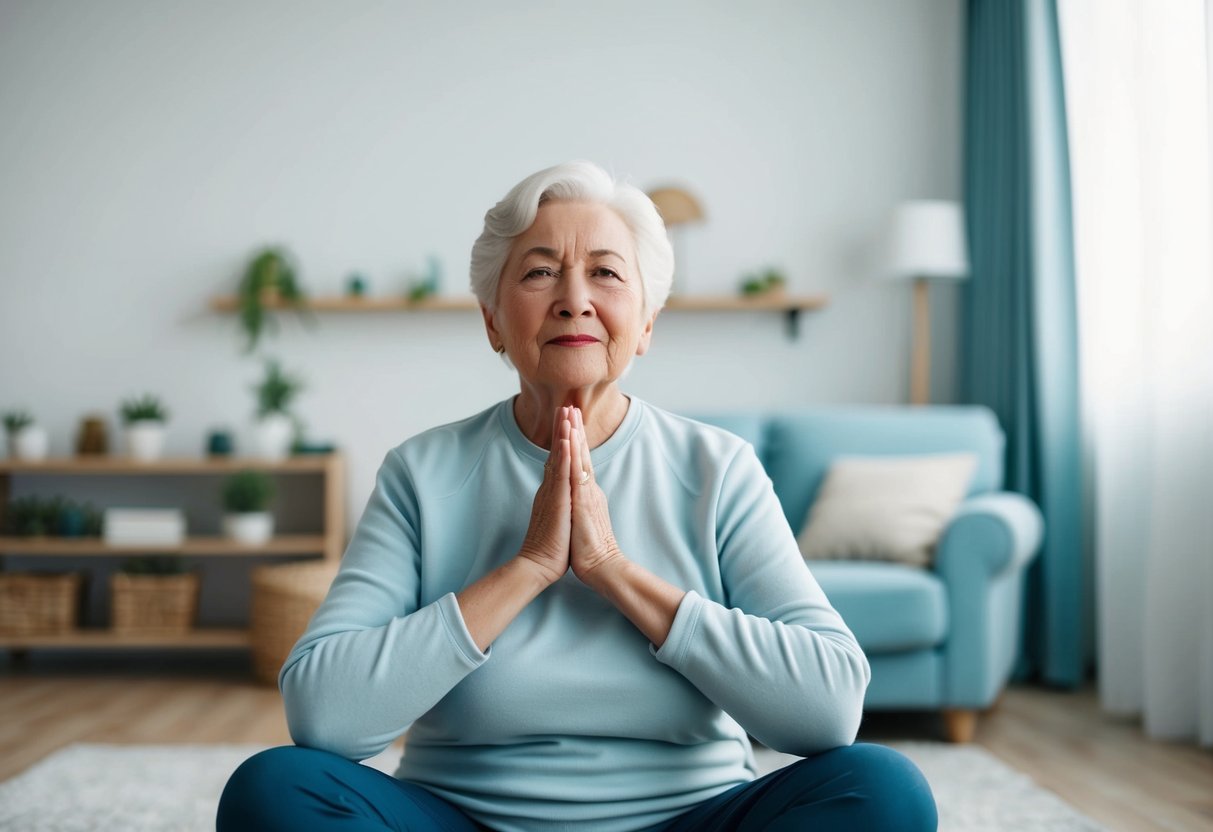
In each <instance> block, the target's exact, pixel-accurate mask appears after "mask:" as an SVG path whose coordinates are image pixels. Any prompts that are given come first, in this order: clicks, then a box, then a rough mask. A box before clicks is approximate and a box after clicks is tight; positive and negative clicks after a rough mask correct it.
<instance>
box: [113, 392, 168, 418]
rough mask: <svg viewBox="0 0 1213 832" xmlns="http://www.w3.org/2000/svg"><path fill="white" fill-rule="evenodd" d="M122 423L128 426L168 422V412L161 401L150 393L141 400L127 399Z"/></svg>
mask: <svg viewBox="0 0 1213 832" xmlns="http://www.w3.org/2000/svg"><path fill="white" fill-rule="evenodd" d="M121 410H122V421H123V422H124V423H126V424H128V425H129V424H132V423H134V422H141V421H148V422H167V421H168V410H167V409H166V408H165V406H164V405H163V404H162V403H161V401H160V399H158V398H156V397H155V396H153V395H152V394H151V393H148V394H146V395H144V396H143V398H141V399H127V400H126V401H124V402H123V403H122V408H121Z"/></svg>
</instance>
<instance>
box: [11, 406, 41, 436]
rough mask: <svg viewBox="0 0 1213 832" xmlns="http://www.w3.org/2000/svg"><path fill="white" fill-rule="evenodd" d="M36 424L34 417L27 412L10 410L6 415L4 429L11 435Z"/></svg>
mask: <svg viewBox="0 0 1213 832" xmlns="http://www.w3.org/2000/svg"><path fill="white" fill-rule="evenodd" d="M33 423H34V417H33V416H31V415H30V414H29V411H27V410H10V411H9V412H8V413H5V414H4V429H5V430H6V431H8V433H9V435H10V436H11V435H12V434H14V433H16V432H17V431H19V430H21V429H22V428H27V427H29V426H30V425H32V424H33Z"/></svg>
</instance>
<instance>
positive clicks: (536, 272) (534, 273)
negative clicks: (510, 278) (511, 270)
mask: <svg viewBox="0 0 1213 832" xmlns="http://www.w3.org/2000/svg"><path fill="white" fill-rule="evenodd" d="M555 274H556V273H555V272H553V271H552V270H551V269H548V268H539V269H531V270H530V271H529V272H527V273H526V274H525V275H523V279H530V278H536V277H554V276H555Z"/></svg>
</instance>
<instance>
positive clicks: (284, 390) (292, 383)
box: [253, 359, 303, 417]
mask: <svg viewBox="0 0 1213 832" xmlns="http://www.w3.org/2000/svg"><path fill="white" fill-rule="evenodd" d="M302 389H303V382H302V381H300V380H299V379H298V378H296V377H294V376H288V375H286V374H285V373H283V372H282V365H281V364H279V363H278V361H277V360H276V359H270V360H268V361H266V363H265V378H263V379H262V380H261V383H259V384H257V385H256V386H255V387H254V388H253V390H254V391H255V392H256V393H257V416H258V417H261V416H267V415H269V414H270V413H289V411H290V405H291V402H292V401H293V400H294V398H295V397H296V396H297V395H299V391H301V390H302Z"/></svg>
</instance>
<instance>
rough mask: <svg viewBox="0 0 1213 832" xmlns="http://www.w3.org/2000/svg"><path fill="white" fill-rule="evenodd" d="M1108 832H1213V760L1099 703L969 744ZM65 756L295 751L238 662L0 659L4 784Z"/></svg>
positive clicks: (986, 724) (0, 772) (911, 731)
mask: <svg viewBox="0 0 1213 832" xmlns="http://www.w3.org/2000/svg"><path fill="white" fill-rule="evenodd" d="M938 731H939V725H938V721H937V718H936V717H934V716H932V715H923V714H874V715H871V716H870V717H868V719H867V720H865V724H864V728H863V731H862V738H863V739H866V740H870V741H891V740H904V739H918V740H922V739H934V738H936V735H937V732H938ZM976 741H977V742H978V743H979V744H980V745H982V746H984V747H986V748H987V749H989V750H990V751H991V752H993V753H994V754H995V755H997V756H998V757H1000V758H1001V759H1002V760H1003V761H1004V762H1006V763H1007V764H1009V765H1010V766H1011V767H1013V768H1016V769H1018V770H1020V771H1023V772H1026V773H1027V774H1029V775H1031V776H1032V777H1033V778H1034V779H1035V780H1036V782H1038V783H1040V784H1041V785H1043V786H1045V787H1046V788H1049V789H1052V790H1053V791H1054V792H1056V793H1057V794H1059V795H1060V796H1061V797H1062V798H1063V799H1065V800H1066V801H1067V802H1068V803H1070V804H1071V805H1072V806H1074V807H1075V808H1076V809H1078V810H1079V811H1082V812H1084V813H1085V814H1087V815H1089V816H1090V817H1092V818H1094V819H1096V820H1097V821H1099V822H1100V823H1102V824H1103V825H1105V826H1106V827H1107V828H1108V829H1111V830H1134V831H1136V830H1151V831H1152V830H1210V832H1213V753H1210V752H1208V751H1201V750H1198V749H1196V748H1195V747H1192V746H1184V745H1171V744H1164V743H1157V742H1150V741H1148V740H1146V739H1145V738H1144V737H1143V736H1142V733H1141V731H1140V729H1139V728H1138V727H1137V725H1136V724H1135V723H1133V722H1131V721H1127V720H1121V719H1114V718H1111V717H1107V716H1104V715H1103V714H1101V713H1100V712H1099V708H1098V705H1097V703H1096V698H1095V695H1094V693H1093V692H1092V691H1090V690H1086V691H1082V692H1080V693H1059V692H1052V691H1047V690H1041V689H1039V688H1029V687H1021V688H1013V689H1011V690H1009V691H1008V692H1007V693H1006V695H1005V696H1004V697H1003V700H1002V702H1001V703H1000V705H999V706H998V708H997V709H996V710H995V711H994V712H992V713H990V714H988V715H986V716H984V717H983V718H982V719H981V720H980V722H979V723H978V729H977V740H976ZM73 742H115V743H229V742H230V743H244V742H247V743H263V744H267V745H270V744H281V743H286V742H289V738H288V735H287V731H286V723H285V720H284V718H283V715H282V707H281V702H280V700H279V698H278V693H277V691H276V690H274V689H272V688H267V687H261V686H258V685H256V684H254V683H253V682H252V681H250V676H249V673H248V670H247V659H246V658H245V657H243V656H240V655H231V656H227V657H223V656H211V657H209V658H207V659H199V658H197V657H195V658H192V659H191V658H188V657H185V656H172V657H164V658H162V659H157V660H151V659H149V658H148V657H146V656H143V657H141V656H137V655H135V656H110V657H102V656H100V655H87V656H78V655H77V656H73V657H71V661H70V662H69V661H67V660H66V659H65V658H61V657H57V656H55V654H53V653H42V654H39V653H35V654H34V656H32V657H31V658H30V659H29V661H28V662H27V663H25V664H23V665H12V664H11V663H8V662H7V659H4V658H0V779H4V778H7V777H11V776H12V775H14V774H16V773H18V772H20V771H22V770H23V769H25V768H26V767H28V766H29V765H30V764H32V763H34V762H36V761H38V760H40V759H41V758H43V757H45V756H46V755H47V754H50V753H51V752H53V751H54V750H56V749H58V748H61V747H63V746H65V745H68V744H69V743H73Z"/></svg>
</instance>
